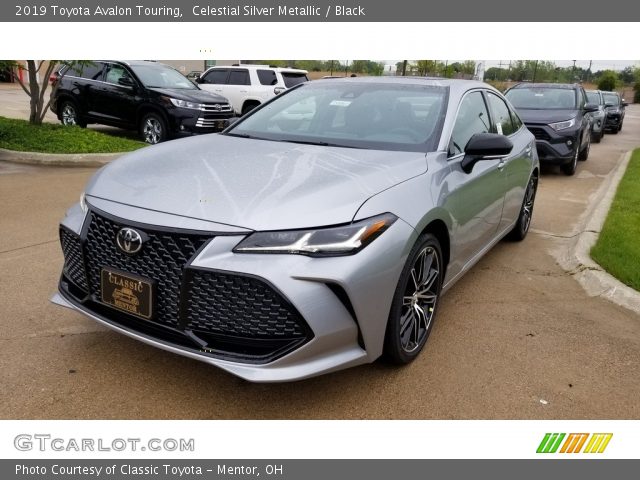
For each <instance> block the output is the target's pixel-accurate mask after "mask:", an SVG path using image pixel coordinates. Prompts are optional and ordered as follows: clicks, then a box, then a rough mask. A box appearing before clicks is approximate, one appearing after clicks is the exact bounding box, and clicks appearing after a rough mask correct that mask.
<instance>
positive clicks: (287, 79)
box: [282, 72, 309, 88]
mask: <svg viewBox="0 0 640 480" xmlns="http://www.w3.org/2000/svg"><path fill="white" fill-rule="evenodd" d="M282 80H284V85H285V87H287V88H291V87H295V86H296V85H299V84H301V83H304V82H307V81H308V80H309V79H308V78H307V76H306V75H305V74H304V73H293V72H282Z"/></svg>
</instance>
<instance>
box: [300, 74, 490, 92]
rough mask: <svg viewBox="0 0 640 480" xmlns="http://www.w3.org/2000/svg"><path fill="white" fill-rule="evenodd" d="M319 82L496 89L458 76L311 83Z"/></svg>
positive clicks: (351, 78) (462, 89) (459, 89)
mask: <svg viewBox="0 0 640 480" xmlns="http://www.w3.org/2000/svg"><path fill="white" fill-rule="evenodd" d="M320 82H323V83H324V82H340V84H343V83H345V82H347V83H375V84H393V85H424V86H429V87H445V88H446V87H448V88H449V90H450V91H451V93H452V94H459V93H463V92H466V91H467V90H472V89H474V88H485V89H490V90H494V91H497V90H496V89H495V88H493V87H492V86H491V85H489V84H488V83H485V82H480V81H478V80H463V79H458V78H431V77H414V76H411V77H400V76H397V77H347V78H340V79H335V78H333V79H329V78H327V79H324V78H321V79H319V80H314V81H313V83H316V84H317V83H320Z"/></svg>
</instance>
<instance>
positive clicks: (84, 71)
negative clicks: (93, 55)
mask: <svg viewBox="0 0 640 480" xmlns="http://www.w3.org/2000/svg"><path fill="white" fill-rule="evenodd" d="M102 67H103V65H102V63H97V62H87V63H86V64H85V65H73V66H71V67H69V68H68V69H67V70H66V71H65V72H64V74H65V75H69V76H72V77H80V78H87V79H89V80H99V79H100V78H101V77H102Z"/></svg>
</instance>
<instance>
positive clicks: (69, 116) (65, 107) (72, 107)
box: [60, 100, 87, 128]
mask: <svg viewBox="0 0 640 480" xmlns="http://www.w3.org/2000/svg"><path fill="white" fill-rule="evenodd" d="M60 122H61V123H62V124H63V125H66V126H73V125H76V126H78V127H82V128H85V127H86V126H87V122H85V121H84V119H83V118H82V116H81V115H80V112H79V111H78V106H77V105H76V103H75V102H74V101H73V100H64V101H63V102H62V104H61V105H60Z"/></svg>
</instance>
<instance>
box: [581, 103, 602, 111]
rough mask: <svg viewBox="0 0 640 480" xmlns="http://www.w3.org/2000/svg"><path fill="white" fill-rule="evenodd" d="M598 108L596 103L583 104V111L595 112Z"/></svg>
mask: <svg viewBox="0 0 640 480" xmlns="http://www.w3.org/2000/svg"><path fill="white" fill-rule="evenodd" d="M598 110H600V107H599V106H598V105H596V104H595V103H587V104H586V105H585V106H584V111H585V112H589V113H590V112H597V111H598Z"/></svg>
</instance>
